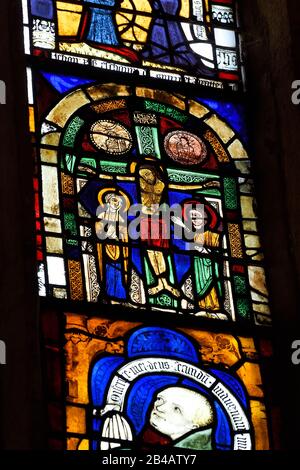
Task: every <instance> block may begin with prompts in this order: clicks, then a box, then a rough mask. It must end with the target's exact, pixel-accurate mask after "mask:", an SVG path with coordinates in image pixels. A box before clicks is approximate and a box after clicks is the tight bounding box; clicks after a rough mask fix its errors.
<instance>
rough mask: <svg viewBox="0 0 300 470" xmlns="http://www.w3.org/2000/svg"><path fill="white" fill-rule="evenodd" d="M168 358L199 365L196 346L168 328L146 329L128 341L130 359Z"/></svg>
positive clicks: (134, 334)
mask: <svg viewBox="0 0 300 470" xmlns="http://www.w3.org/2000/svg"><path fill="white" fill-rule="evenodd" d="M141 356H166V357H168V358H172V357H174V358H176V359H182V360H184V361H189V362H192V363H194V364H198V363H199V357H198V353H197V350H196V348H195V346H194V345H193V344H192V343H191V341H189V340H188V339H187V338H186V337H185V336H184V335H182V334H181V333H178V332H177V331H172V330H168V329H167V328H159V327H145V328H141V329H139V330H137V331H135V332H134V333H133V334H132V335H131V337H130V338H129V341H128V357H141Z"/></svg>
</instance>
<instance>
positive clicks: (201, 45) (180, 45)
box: [24, 0, 242, 90]
mask: <svg viewBox="0 0 300 470" xmlns="http://www.w3.org/2000/svg"><path fill="white" fill-rule="evenodd" d="M235 3H236V2H235V1H234V0H174V1H170V0H155V1H154V2H152V1H149V0H143V1H140V0H123V1H120V2H116V1H115V0H81V1H75V0H74V1H65V2H60V1H54V0H31V1H30V2H29V4H30V5H29V13H30V14H29V15H28V10H25V11H26V13H25V15H24V21H25V24H26V27H25V31H26V41H27V42H26V45H27V53H28V54H32V55H34V56H37V57H39V58H49V59H51V60H53V61H55V62H67V63H72V64H81V65H85V66H87V67H95V68H100V69H103V70H110V71H113V72H121V73H124V74H125V75H126V74H131V75H137V76H141V77H143V76H149V77H151V78H153V79H155V78H158V79H163V80H171V81H175V82H184V83H189V84H194V85H196V84H205V85H209V86H212V87H215V88H224V87H226V86H228V87H229V88H232V89H234V90H237V89H238V88H239V86H240V83H241V81H242V62H241V53H240V36H239V29H238V26H239V25H238V18H237V12H236V4H235Z"/></svg>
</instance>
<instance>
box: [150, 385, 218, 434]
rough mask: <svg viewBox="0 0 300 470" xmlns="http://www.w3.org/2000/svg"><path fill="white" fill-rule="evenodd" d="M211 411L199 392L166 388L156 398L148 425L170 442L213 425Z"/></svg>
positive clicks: (179, 388)
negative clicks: (168, 438)
mask: <svg viewBox="0 0 300 470" xmlns="http://www.w3.org/2000/svg"><path fill="white" fill-rule="evenodd" d="M213 418H214V417H213V409H212V406H211V404H210V403H209V401H208V399H207V398H206V397H205V396H204V395H202V394H201V393H199V392H196V391H194V390H190V389H187V388H184V387H167V388H165V389H164V390H162V391H161V392H159V393H158V394H157V396H156V400H155V402H154V404H153V409H152V411H151V415H150V424H151V425H152V426H153V427H154V428H155V429H156V430H157V431H159V432H161V433H162V434H164V435H166V436H168V437H170V438H171V439H172V440H175V439H178V438H180V437H182V436H184V435H185V434H187V433H189V432H191V431H193V430H196V429H201V428H204V427H205V428H206V427H209V426H211V425H212V424H213Z"/></svg>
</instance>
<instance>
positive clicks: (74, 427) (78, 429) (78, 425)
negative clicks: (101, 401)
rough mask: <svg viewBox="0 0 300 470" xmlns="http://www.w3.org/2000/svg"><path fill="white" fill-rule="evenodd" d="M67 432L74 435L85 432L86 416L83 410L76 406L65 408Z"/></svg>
mask: <svg viewBox="0 0 300 470" xmlns="http://www.w3.org/2000/svg"><path fill="white" fill-rule="evenodd" d="M66 411H67V416H66V418H67V431H68V432H74V433H76V434H84V433H85V432H86V414H85V409H84V408H78V407H77V406H67V410H66Z"/></svg>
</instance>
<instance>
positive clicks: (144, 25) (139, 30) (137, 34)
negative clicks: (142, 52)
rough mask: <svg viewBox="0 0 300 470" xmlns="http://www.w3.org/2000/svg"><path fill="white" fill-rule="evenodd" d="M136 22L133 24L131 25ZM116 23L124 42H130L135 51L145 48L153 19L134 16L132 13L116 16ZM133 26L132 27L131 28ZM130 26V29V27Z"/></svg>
mask: <svg viewBox="0 0 300 470" xmlns="http://www.w3.org/2000/svg"><path fill="white" fill-rule="evenodd" d="M133 20H134V22H133V23H131V22H132V21H133ZM116 23H117V27H118V30H119V33H120V36H121V38H122V40H123V41H129V43H130V44H129V45H132V43H133V44H134V45H133V48H134V49H135V50H139V49H141V48H143V45H139V44H138V43H145V42H146V41H147V37H148V34H149V28H150V24H151V17H149V16H144V15H136V16H134V15H132V14H131V13H122V14H117V15H116ZM130 24H133V25H132V26H129V25H130ZM128 26H129V27H128Z"/></svg>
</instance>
